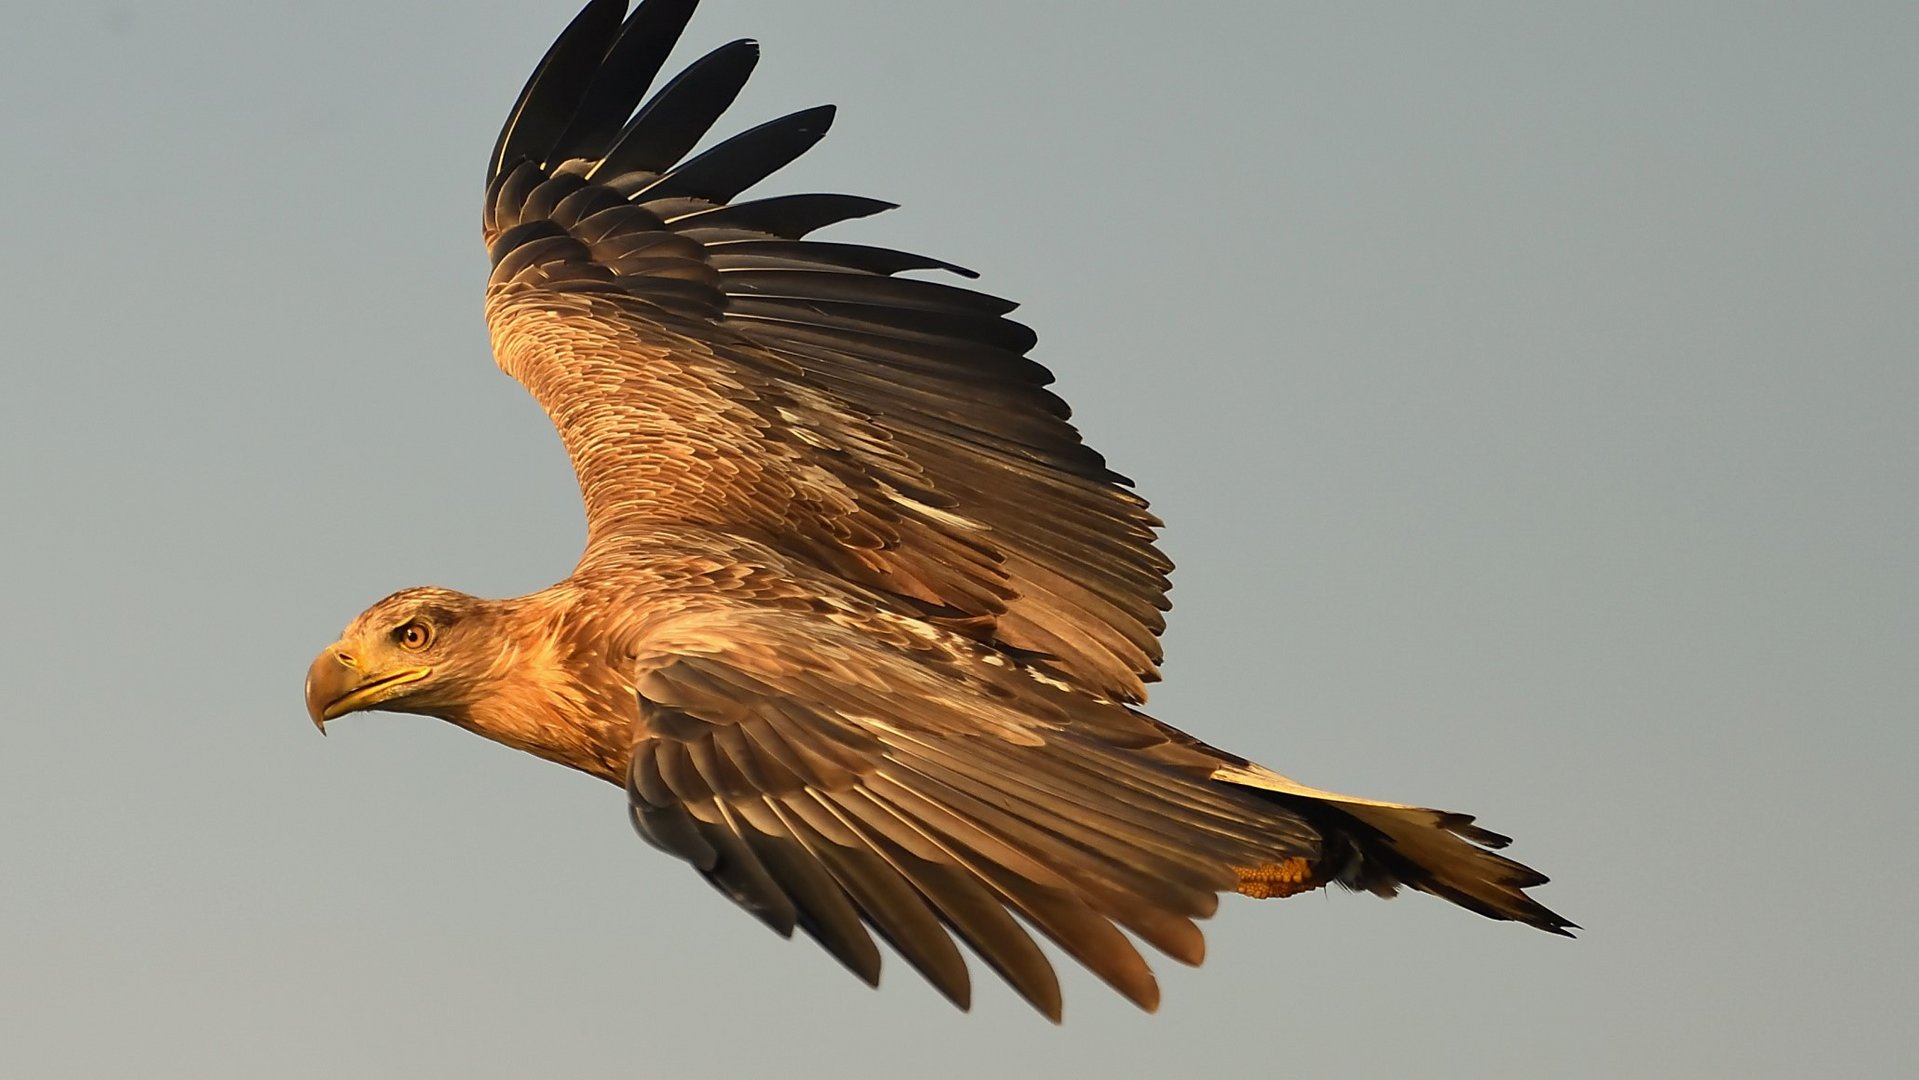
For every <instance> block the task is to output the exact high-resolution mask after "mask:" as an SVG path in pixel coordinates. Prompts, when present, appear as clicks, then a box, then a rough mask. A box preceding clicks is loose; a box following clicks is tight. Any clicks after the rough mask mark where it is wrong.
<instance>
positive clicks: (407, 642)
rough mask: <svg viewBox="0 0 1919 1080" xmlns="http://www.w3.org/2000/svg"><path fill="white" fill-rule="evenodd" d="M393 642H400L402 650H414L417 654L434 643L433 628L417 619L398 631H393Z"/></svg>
mask: <svg viewBox="0 0 1919 1080" xmlns="http://www.w3.org/2000/svg"><path fill="white" fill-rule="evenodd" d="M393 640H395V641H397V642H399V643H400V647H401V648H403V649H412V650H414V651H416V652H417V651H418V650H420V649H424V648H426V647H427V646H428V645H429V644H431V643H432V641H433V628H432V627H431V626H428V625H427V624H426V623H423V622H421V621H419V620H418V619H415V620H414V621H412V622H410V623H407V624H406V625H405V626H402V627H400V628H399V629H398V630H395V631H393Z"/></svg>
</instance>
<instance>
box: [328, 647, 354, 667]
mask: <svg viewBox="0 0 1919 1080" xmlns="http://www.w3.org/2000/svg"><path fill="white" fill-rule="evenodd" d="M333 658H334V659H335V660H338V661H339V662H340V663H342V664H345V665H346V666H347V667H350V668H357V667H359V666H360V665H359V663H358V662H357V661H355V660H354V659H353V654H352V653H350V652H347V651H346V650H345V649H341V650H340V651H338V652H336V653H334V654H333Z"/></svg>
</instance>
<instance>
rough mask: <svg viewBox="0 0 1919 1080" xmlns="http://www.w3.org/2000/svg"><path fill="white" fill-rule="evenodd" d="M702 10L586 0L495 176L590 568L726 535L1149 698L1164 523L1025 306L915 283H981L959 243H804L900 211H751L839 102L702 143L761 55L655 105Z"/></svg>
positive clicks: (1106, 686)
mask: <svg viewBox="0 0 1919 1080" xmlns="http://www.w3.org/2000/svg"><path fill="white" fill-rule="evenodd" d="M693 6H694V4H693V3H692V2H691V0H646V2H644V3H642V4H641V5H640V6H639V7H638V8H637V9H636V10H635V11H634V12H633V14H632V15H631V17H626V18H624V19H623V18H622V16H623V13H624V7H625V5H624V4H623V3H622V2H621V0H596V2H594V3H591V4H589V5H588V6H587V7H586V9H585V10H584V11H582V12H581V14H580V15H579V17H578V18H577V19H575V20H574V22H573V23H572V25H571V26H569V27H568V28H567V30H566V32H565V33H564V34H563V35H562V36H561V37H560V39H559V40H558V41H557V42H556V43H555V44H554V46H553V48H552V49H551V51H550V52H549V53H548V54H547V56H546V59H545V60H544V61H542V63H541V65H540V67H539V69H538V70H537V71H536V72H535V73H534V75H533V77H532V79H531V80H530V81H529V82H528V84H527V86H526V89H525V90H524V91H523V92H522V94H521V96H520V100H519V102H518V103H517V104H516V105H515V107H514V110H513V112H512V114H511V116H510V117H509V119H508V122H507V125H506V128H505V130H504V131H503V132H502V133H501V136H500V142H499V145H498V146H497V147H496V148H495V151H494V155H493V158H492V160H491V163H490V165H489V170H488V184H487V201H486V211H485V236H486V240H487V243H488V245H489V248H490V252H491V257H492V260H493V274H492V278H491V280H490V282H489V285H488V291H487V317H488V321H489V323H490V325H491V327H492V331H493V341H494V349H495V352H496V355H497V357H498V359H499V362H500V365H501V367H502V368H504V369H505V370H506V371H507V372H508V373H510V374H512V375H513V376H514V377H515V378H518V379H519V380H520V381H521V382H523V383H525V384H526V385H527V387H528V388H529V389H530V390H531V391H532V392H533V395H534V396H535V397H536V398H537V399H538V400H539V401H540V404H541V405H542V406H544V407H545V409H546V411H547V413H548V415H549V416H551V417H552V419H553V422H554V424H555V426H556V427H557V428H558V429H559V431H560V435H561V438H562V439H563V440H564V442H565V444H566V447H567V451H568V453H569V454H570V455H571V456H572V459H573V465H574V468H575V469H576V471H577V472H578V474H579V480H580V487H581V491H582V493H583V496H584V498H585V502H586V512H587V523H588V532H589V540H588V554H587V557H588V558H591V557H593V554H594V553H595V552H596V551H606V550H609V549H619V548H622V547H625V546H627V545H630V544H632V543H633V542H634V538H635V537H637V536H640V535H642V534H644V533H645V532H646V531H647V530H649V529H654V528H657V527H659V526H661V525H689V524H690V525H695V526H700V527H705V528H711V529H713V530H716V531H721V532H726V533H730V534H733V535H738V536H742V537H746V538H750V539H752V540H755V541H758V542H762V543H765V544H768V545H771V546H773V547H776V548H778V549H780V550H782V551H784V552H786V553H787V554H789V555H792V556H796V557H799V558H803V559H806V560H808V561H809V562H811V563H813V564H814V565H817V566H820V567H822V568H824V569H827V570H829V571H831V572H832V573H834V574H836V575H839V576H840V577H842V578H844V579H846V580H848V581H851V582H854V583H857V584H858V585H860V586H862V587H865V588H869V589H878V590H882V591H885V592H888V593H891V594H893V595H894V596H895V597H898V598H900V600H901V601H902V603H904V604H907V605H909V606H912V607H913V608H914V609H915V610H916V611H917V612H918V613H919V614H921V615H922V616H923V617H926V618H928V619H930V620H933V621H935V622H939V623H941V624H942V625H946V626H949V627H952V628H954V629H956V630H958V631H960V632H962V633H967V634H970V635H972V636H974V637H976V638H978V639H980V640H988V641H992V642H994V643H995V644H996V645H999V646H1002V647H1006V648H1009V649H1011V650H1015V651H1022V652H1024V653H1027V654H1032V655H1034V656H1035V657H1036V658H1044V659H1042V660H1041V662H1043V663H1046V664H1048V665H1050V666H1051V667H1052V668H1053V669H1054V670H1055V671H1056V673H1058V674H1060V675H1062V676H1063V677H1066V678H1069V679H1071V680H1072V681H1074V682H1076V683H1078V684H1080V685H1084V686H1087V687H1090V688H1092V689H1094V690H1096V691H1098V692H1100V693H1102V694H1105V695H1107V696H1110V697H1113V698H1116V699H1120V700H1127V701H1138V700H1141V699H1143V697H1144V694H1145V690H1144V682H1145V681H1149V680H1151V679H1154V678H1156V677H1157V672H1156V667H1155V665H1156V664H1157V663H1158V661H1159V659H1160V649H1159V643H1158V640H1157V635H1158V633H1159V632H1160V630H1161V629H1162V628H1163V626H1164V622H1163V618H1162V614H1161V613H1162V612H1163V611H1164V610H1165V608H1166V607H1167V602H1166V599H1165V593H1166V588H1167V582H1166V571H1167V570H1168V569H1170V563H1168V562H1167V560H1166V558H1165V557H1164V556H1163V555H1162V554H1161V553H1160V552H1159V551H1158V550H1157V549H1156V548H1155V547H1154V545H1153V538H1154V529H1155V528H1156V527H1157V525H1158V521H1157V520H1156V519H1155V518H1154V517H1153V516H1152V515H1151V514H1150V513H1149V512H1148V511H1147V509H1146V504H1145V502H1144V501H1143V500H1142V499H1140V498H1139V497H1138V496H1136V495H1134V494H1133V493H1131V492H1130V491H1128V490H1126V488H1125V487H1123V486H1122V485H1123V484H1125V483H1126V481H1125V480H1124V478H1122V477H1120V476H1118V475H1117V474H1115V473H1113V472H1112V471H1110V470H1109V469H1107V468H1106V466H1105V463H1104V461H1103V459H1102V458H1101V457H1100V456H1099V455H1098V454H1097V453H1095V452H1093V451H1092V450H1091V449H1089V448H1088V447H1086V446H1085V445H1084V444H1083V443H1081V441H1080V438H1079V435H1078V433H1077V432H1076V431H1075V430H1074V428H1073V427H1072V425H1071V424H1070V423H1068V421H1067V417H1068V410H1067V408H1066V406H1065V405H1064V404H1063V403H1062V402H1061V401H1060V400H1059V398H1057V397H1055V396H1054V395H1052V394H1051V393H1049V392H1048V391H1047V390H1045V389H1044V387H1045V385H1046V384H1047V383H1048V382H1049V381H1050V380H1051V376H1050V375H1049V374H1048V372H1047V371H1046V370H1045V369H1044V368H1042V367H1040V366H1039V365H1038V364H1036V363H1034V362H1033V361H1032V360H1030V359H1027V357H1026V355H1025V354H1026V352H1027V350H1028V349H1029V348H1030V347H1031V346H1032V344H1033V341H1034V338H1033V334H1032V332H1031V331H1029V330H1028V329H1027V328H1026V327H1024V326H1022V325H1020V324H1018V323H1015V322H1012V321H1010V320H1008V319H1007V318H1006V317H1005V316H1006V314H1007V312H1009V311H1011V310H1012V308H1013V307H1014V305H1013V304H1011V303H1008V302H1007V301H1004V300H1000V299H998V298H995V297H991V296H987V295H985V294H983V293H979V292H974V291H971V290H968V289H962V288H958V287H955V286H952V285H947V284H941V283H935V282H931V281H925V280H919V279H914V278H902V277H899V276H897V275H898V274H900V273H902V272H905V271H916V270H945V271H951V272H955V273H961V274H968V276H972V275H970V274H969V273H968V272H967V271H964V270H961V269H960V268H959V267H955V266H952V265H950V264H947V263H944V262H941V261H939V260H937V259H928V258H923V257H920V256H916V255H908V254H904V253H901V252H897V251H889V250H886V249H882V248H874V247H864V246H859V245H851V244H836V243H822V242H816V241H812V240H807V239H804V237H806V236H807V235H808V234H810V233H812V232H813V231H814V230H815V229H818V228H820V227H822V226H825V225H829V224H832V223H833V222H836V221H841V220H844V219H847V218H854V217H861V216H865V215H868V214H872V213H875V212H877V211H880V210H884V209H887V208H889V206H890V204H887V203H882V202H878V201H875V200H871V199H862V198H856V197H853V196H846V195H788V196H783V197H775V198H768V199H759V200H755V201H749V202H734V201H733V200H734V199H735V198H736V197H737V196H738V195H739V194H740V192H742V191H743V190H745V189H746V188H748V187H750V186H752V185H753V184H755V183H757V182H758V181H760V180H762V179H764V178H765V177H767V176H768V175H770V174H771V173H773V172H774V171H776V170H777V169H779V168H780V167H781V166H783V165H785V164H786V163H788V162H789V161H791V160H793V158H795V157H797V156H798V155H799V154H800V153H802V152H804V151H805V150H806V149H807V148H808V147H810V146H812V145H813V143H814V142H816V141H817V140H818V139H819V138H820V136H821V135H823V134H824V133H825V131H826V128H827V125H828V124H829V123H830V121H831V119H832V110H831V109H830V108H827V107H822V108H817V109H808V110H805V111H803V112H798V113H794V114H792V115H790V116H787V117H783V118H781V119H778V120H774V121H771V122H769V123H766V124H762V125H760V126H759V127H756V128H753V129H751V130H749V131H746V132H744V133H742V134H740V135H736V136H734V137H733V138H731V139H728V140H726V141H724V142H722V143H720V144H718V145H716V146H714V147H713V148H711V149H709V150H707V151H705V152H704V153H701V154H699V155H698V156H695V157H692V158H690V159H687V158H685V155H686V154H687V152H688V151H689V150H690V149H691V148H692V147H693V146H694V144H695V143H696V142H698V141H699V139H700V138H701V137H702V136H703V135H704V134H705V132H706V131H707V129H708V127H709V126H710V125H711V124H712V123H713V122H714V121H715V120H716V119H717V118H718V116H719V114H720V113H721V112H722V111H723V110H724V109H725V108H726V106H727V105H728V104H730V103H731V101H732V100H733V98H734V96H735V95H736V94H737V93H738V91H739V89H740V87H741V86H742V85H743V84H744V82H745V80H746V77H747V75H748V74H749V73H750V71H751V70H752V68H753V64H754V62H755V59H756V58H757V55H758V51H757V47H756V46H755V45H754V44H753V43H752V42H748V41H737V42H733V43H732V44H729V45H725V46H722V47H720V48H719V49H717V50H715V51H713V52H712V53H709V54H708V55H707V56H705V57H703V58H702V59H700V60H698V61H696V62H695V63H694V64H693V65H692V66H691V67H689V68H688V69H687V70H686V71H684V72H683V73H681V74H680V75H679V76H678V77H676V78H674V79H673V80H671V81H670V82H668V83H667V84H666V85H665V86H664V87H663V88H662V89H661V90H660V91H659V92H658V93H657V94H655V95H654V96H653V97H652V98H651V99H650V100H648V101H647V102H646V103H645V104H644V105H643V106H638V104H637V103H638V102H639V101H640V99H641V98H642V97H643V96H644V95H645V93H646V90H647V87H648V86H649V85H650V83H651V81H652V79H653V77H654V76H655V75H656V74H657V73H658V71H659V69H660V67H661V65H662V63H663V62H664V60H665V57H666V54H667V52H668V50H669V49H670V48H671V47H672V44H673V42H674V40H675V39H676V38H677V36H678V34H679V32H680V30H681V28H682V27H683V26H684V25H685V23H686V20H687V18H688V17H689V16H690V14H691V12H692V8H693ZM636 106H637V111H636Z"/></svg>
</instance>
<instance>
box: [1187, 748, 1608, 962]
mask: <svg viewBox="0 0 1919 1080" xmlns="http://www.w3.org/2000/svg"><path fill="white" fill-rule="evenodd" d="M1214 775H1215V779H1218V780H1220V781H1222V782H1225V783H1229V784H1233V785H1235V786H1237V787H1243V788H1250V789H1253V790H1255V791H1257V792H1259V793H1260V795H1261V796H1263V797H1265V798H1267V799H1269V800H1271V801H1273V802H1277V803H1279V804H1280V805H1282V806H1285V807H1287V808H1288V809H1290V810H1293V811H1294V812H1296V813H1298V814H1299V815H1300V816H1301V817H1303V818H1305V819H1306V820H1307V821H1308V822H1310V823H1312V825H1313V826H1314V827H1315V828H1317V829H1318V830H1319V831H1320V834H1321V835H1322V836H1323V837H1324V838H1325V845H1326V846H1325V850H1324V851H1323V852H1322V853H1321V856H1320V858H1319V859H1318V860H1317V861H1316V862H1314V863H1313V864H1311V866H1310V867H1300V868H1298V869H1297V870H1295V871H1294V872H1293V873H1292V874H1291V875H1290V876H1287V875H1284V874H1283V873H1280V874H1279V877H1278V878H1276V876H1275V874H1276V873H1279V871H1280V868H1271V867H1268V868H1255V869H1253V870H1249V871H1242V872H1241V877H1242V879H1243V884H1242V886H1241V889H1240V891H1241V892H1244V893H1247V894H1248V895H1252V896H1260V897H1265V896H1277V895H1287V894H1289V893H1292V892H1298V891H1300V890H1301V889H1302V888H1312V887H1314V886H1317V885H1322V884H1326V883H1328V882H1335V883H1337V884H1340V885H1344V886H1345V887H1347V888H1349V889H1363V890H1365V891H1367V892H1371V893H1375V894H1377V895H1380V896H1392V895H1394V894H1395V893H1397V892H1398V891H1399V889H1400V888H1401V887H1402V886H1404V887H1407V888H1413V889H1418V890H1419V891H1420V892H1427V893H1431V894H1433V895H1434V896H1439V897H1443V898H1445V899H1447V900H1451V901H1452V902H1453V903H1455V904H1458V905H1459V906H1460V907H1463V908H1465V909H1467V910H1468V911H1476V912H1478V913H1479V914H1481V915H1484V916H1486V917H1487V918H1489V919H1511V920H1513V921H1514V922H1522V923H1525V924H1526V925H1528V926H1535V927H1538V928H1539V929H1541V930H1545V931H1547V932H1549V933H1554V934H1562V935H1565V936H1566V937H1571V936H1572V934H1571V931H1572V930H1575V929H1578V924H1576V923H1574V922H1572V921H1571V920H1568V919H1566V918H1565V917H1563V916H1561V915H1559V914H1558V913H1556V912H1554V911H1553V910H1551V909H1550V908H1548V907H1546V906H1545V905H1543V904H1541V903H1540V902H1539V901H1537V900H1534V899H1533V898H1532V897H1530V896H1527V895H1526V892H1525V890H1527V889H1530V888H1532V887H1534V886H1536V885H1544V884H1545V883H1546V880H1547V879H1546V875H1544V874H1542V873H1540V872H1539V871H1537V870H1534V869H1533V868H1532V867H1530V866H1526V865H1524V864H1522V863H1518V862H1514V861H1513V860H1511V859H1508V858H1506V857H1505V856H1503V855H1499V854H1496V853H1495V852H1494V851H1493V850H1491V849H1494V848H1503V847H1505V846H1506V845H1507V844H1508V843H1511V841H1510V840H1509V839H1508V838H1507V837H1504V836H1501V835H1500V834H1498V833H1496V832H1492V831H1490V830H1487V829H1482V828H1480V827H1479V826H1477V825H1474V824H1473V819H1472V817H1471V815H1468V814H1456V813H1450V812H1448V811H1444V810H1430V809H1427V808H1425V807H1421V806H1407V805H1404V804H1401V803H1386V802H1378V801H1376V800H1372V799H1361V798H1357V797H1354V796H1351V795H1340V794H1337V793H1335V792H1331V791H1321V790H1319V789H1317V788H1310V787H1307V786H1305V785H1304V784H1300V783H1298V782H1297V781H1294V780H1290V779H1288V778H1286V777H1284V776H1281V775H1279V774H1278V773H1275V772H1272V771H1270V770H1267V769H1264V768H1261V767H1259V766H1257V765H1247V766H1228V767H1225V768H1222V769H1220V771H1219V772H1218V773H1216V774H1214ZM1282 879H1283V880H1282Z"/></svg>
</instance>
